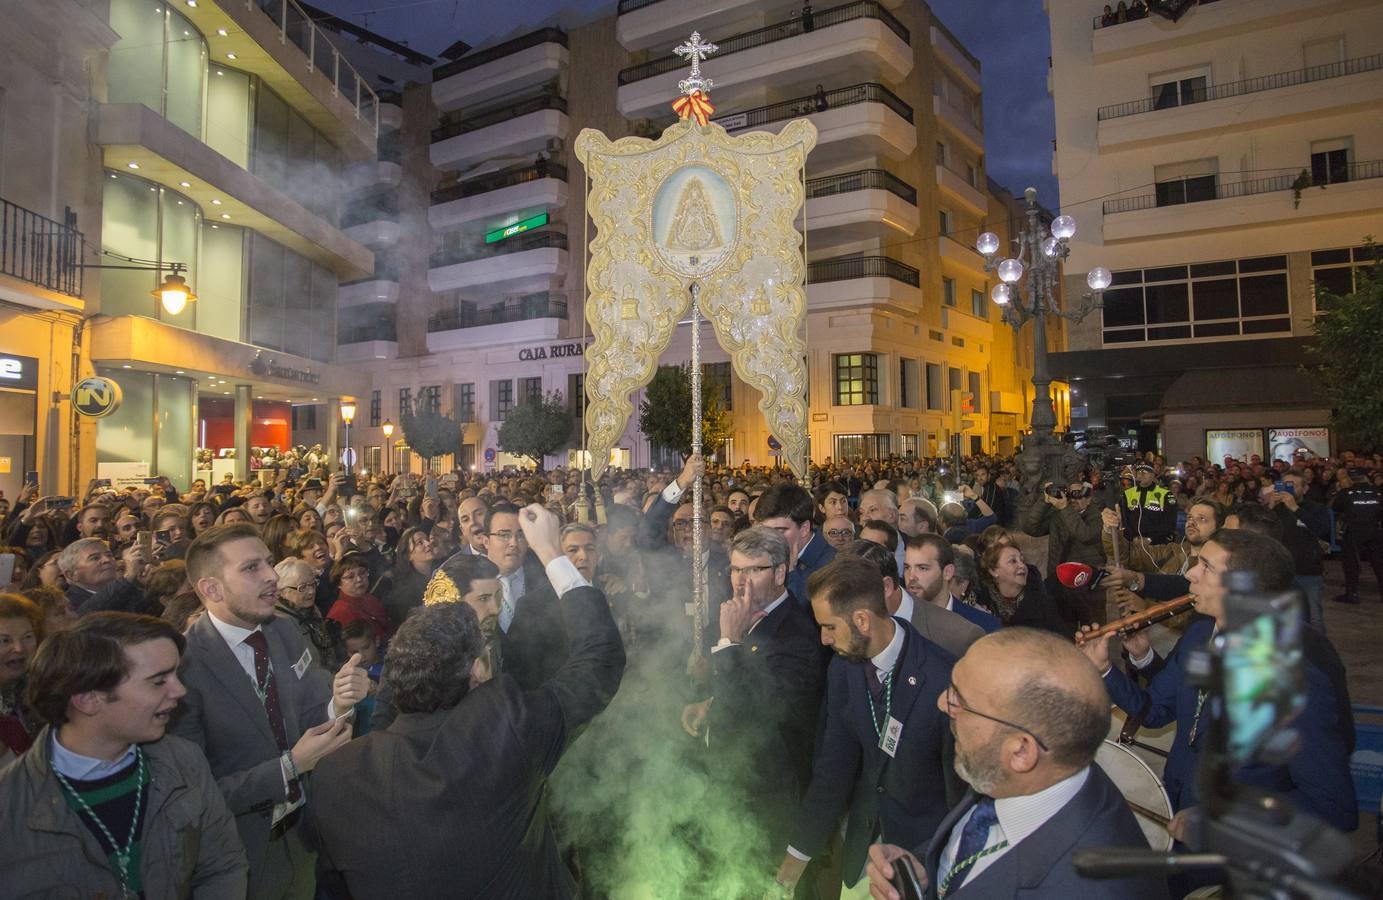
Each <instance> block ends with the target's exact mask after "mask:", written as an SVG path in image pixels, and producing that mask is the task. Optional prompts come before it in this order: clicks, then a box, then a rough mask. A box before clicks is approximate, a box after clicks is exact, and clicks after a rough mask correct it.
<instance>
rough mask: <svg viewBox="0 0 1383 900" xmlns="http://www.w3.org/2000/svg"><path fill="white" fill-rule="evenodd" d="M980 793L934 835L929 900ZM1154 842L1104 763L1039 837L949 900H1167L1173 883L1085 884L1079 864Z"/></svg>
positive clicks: (1146, 879) (1153, 878) (1145, 879)
mask: <svg viewBox="0 0 1383 900" xmlns="http://www.w3.org/2000/svg"><path fill="white" fill-rule="evenodd" d="M976 799H977V795H976V794H975V792H974V791H971V792H969V793H967V794H966V795H965V799H964V800H962V801H961V803H960V805H958V806H957V807H956V808H955V809H953V810H951V813H950V815H948V816H947V817H946V821H944V822H942V823H941V827H940V828H938V829H937V830H936V834H934V835H932V840H931V843H930V844H929V845H928V846H927V852H926V856H925V857H923V859H924V865H925V866H926V867H927V880H928V882H930V883H929V884H928V886H927V898H928V900H936V885H937V868H938V866H939V864H940V861H941V853H942V851H943V850H945V849H946V841H947V840H948V839H949V838H950V836H951V830H952V829H953V828H955V827H956V824H957V823H959V822H960V820H961V817H962V816H964V815H965V814H966V813H967V812H969V811H970V807H972V806H974V805H975V801H976ZM1147 846H1148V839H1147V838H1146V837H1144V836H1143V831H1142V829H1141V828H1139V827H1138V822H1137V820H1135V819H1134V818H1133V813H1132V812H1130V811H1129V808H1128V804H1127V803H1126V802H1125V801H1124V795H1123V794H1121V793H1119V788H1118V787H1117V786H1116V785H1115V784H1114V782H1112V781H1110V780H1109V776H1108V775H1106V774H1105V773H1104V770H1102V769H1101V768H1100V767H1099V766H1097V765H1091V767H1090V777H1089V778H1087V779H1086V781H1085V785H1084V786H1083V787H1082V788H1081V789H1080V791H1079V793H1077V794H1076V796H1075V797H1073V798H1072V799H1071V801H1070V802H1069V803H1067V804H1066V805H1065V806H1064V807H1062V808H1061V809H1060V810H1059V811H1058V812H1057V814H1056V815H1054V816H1052V817H1051V818H1050V819H1048V820H1047V821H1046V822H1044V823H1043V824H1042V827H1040V828H1038V829H1037V830H1036V831H1034V832H1033V833H1032V834H1030V835H1028V836H1027V837H1026V838H1024V839H1023V840H1021V841H1019V842H1018V843H1017V844H1016V845H1014V846H1013V847H1011V848H1009V849H1008V850H1007V851H1006V852H1005V853H1004V855H1003V856H1000V857H999V858H998V859H997V860H995V861H994V863H993V864H992V865H991V866H990V867H989V868H987V869H985V870H984V871H983V872H981V873H980V874H978V875H976V876H975V877H974V878H972V879H971V880H969V881H967V882H966V883H965V884H963V885H961V886H960V887H959V888H953V889H952V890H951V892H950V893H949V894H947V895H946V896H947V898H948V900H949V898H964V900H971V898H975V900H980V898H991V897H1026V898H1033V900H1037V898H1043V900H1046V898H1051V900H1074V898H1079V900H1165V898H1166V896H1167V881H1166V879H1165V877H1163V876H1161V875H1157V874H1152V875H1139V876H1136V877H1129V878H1106V879H1094V878H1089V879H1087V878H1082V877H1081V876H1080V875H1078V874H1076V870H1075V867H1074V866H1072V865H1071V856H1072V855H1073V854H1074V853H1075V852H1076V851H1077V850H1085V849H1089V848H1093V847H1137V848H1142V849H1147Z"/></svg>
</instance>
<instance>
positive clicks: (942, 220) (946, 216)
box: [936, 209, 952, 234]
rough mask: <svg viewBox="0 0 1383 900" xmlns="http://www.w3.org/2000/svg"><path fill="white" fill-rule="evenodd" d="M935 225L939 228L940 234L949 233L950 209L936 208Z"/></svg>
mask: <svg viewBox="0 0 1383 900" xmlns="http://www.w3.org/2000/svg"><path fill="white" fill-rule="evenodd" d="M936 218H937V225H938V226H939V227H940V228H941V233H942V234H950V233H951V221H952V220H951V211H950V210H949V209H938V210H937V211H936Z"/></svg>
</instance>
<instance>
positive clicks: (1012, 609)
mask: <svg viewBox="0 0 1383 900" xmlns="http://www.w3.org/2000/svg"><path fill="white" fill-rule="evenodd" d="M978 597H979V605H980V606H982V607H984V608H985V609H988V610H989V611H990V612H992V613H993V614H994V615H996V616H998V617H999V620H1000V621H1001V622H1003V623H1004V624H1005V625H1026V626H1028V627H1030V628H1042V629H1045V630H1047V631H1050V632H1052V633H1054V634H1059V635H1062V636H1063V637H1070V636H1071V629H1070V628H1069V627H1068V626H1067V625H1066V624H1065V623H1064V622H1062V620H1061V613H1060V612H1059V611H1058V610H1057V606H1056V602H1055V601H1054V600H1053V599H1052V598H1051V597H1049V596H1048V595H1047V592H1046V591H1045V590H1044V589H1043V587H1042V579H1041V578H1037V577H1032V570H1031V568H1030V567H1029V566H1028V564H1027V561H1026V560H1024V559H1023V553H1022V551H1021V550H1019V549H1018V548H1017V547H1015V546H1013V545H1012V544H1006V543H994V544H991V545H989V547H988V548H986V549H985V551H984V554H983V555H982V556H981V557H980V584H979V590H978Z"/></svg>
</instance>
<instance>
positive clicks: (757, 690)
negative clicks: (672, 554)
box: [682, 525, 878, 852]
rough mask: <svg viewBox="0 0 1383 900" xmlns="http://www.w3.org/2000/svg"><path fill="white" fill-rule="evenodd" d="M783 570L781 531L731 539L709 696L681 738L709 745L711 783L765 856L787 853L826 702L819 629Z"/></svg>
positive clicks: (689, 711)
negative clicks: (740, 812) (737, 810)
mask: <svg viewBox="0 0 1383 900" xmlns="http://www.w3.org/2000/svg"><path fill="white" fill-rule="evenodd" d="M787 570H788V545H787V541H785V540H784V539H783V537H782V535H780V534H779V533H778V532H777V531H774V530H773V529H772V528H768V527H766V526H762V525H759V526H755V527H753V528H746V529H745V530H744V531H741V532H740V533H739V534H737V535H735V539H734V541H733V542H732V543H731V546H730V583H731V585H732V586H733V588H734V597H733V598H732V599H730V600H727V601H726V602H725V603H724V604H722V605H721V608H720V641H719V642H718V643H717V644H716V645H715V647H714V649H713V650H712V653H711V670H712V674H711V696H710V697H709V698H708V699H706V700H703V701H701V702H700V703H693V704H690V705H688V706H687V707H686V708H685V709H683V711H682V727H683V728H684V729H685V730H686V731H687V733H688V734H690V735H692V736H693V737H705V738H706V741H707V750H708V751H709V755H708V758H707V765H708V775H709V776H710V778H711V779H712V781H713V782H714V783H715V784H716V787H717V788H718V789H719V790H720V791H721V792H722V793H723V795H724V796H725V797H726V798H727V800H728V801H730V802H734V803H737V804H742V805H743V808H744V814H745V815H747V816H749V817H750V818H751V819H752V821H753V822H754V823H755V826H756V831H757V833H756V834H755V839H756V840H758V841H762V842H763V843H764V845H765V846H764V847H761V848H760V849H761V850H763V851H765V852H767V851H768V849H769V848H777V847H782V846H785V845H786V844H787V841H788V837H789V836H790V834H789V833H790V830H791V827H792V821H793V817H794V816H795V815H796V813H797V807H798V804H799V803H801V801H802V792H803V790H805V789H806V786H807V783H808V781H810V779H811V771H812V764H811V754H812V746H813V739H814V735H815V732H816V718H817V711H818V709H819V707H820V705H821V693H822V676H823V661H822V657H821V654H820V652H819V649H818V646H819V645H818V643H817V637H816V625H815V623H813V622H812V618H811V613H809V612H808V611H807V610H806V609H804V608H803V607H802V606H800V605H799V604H797V603H795V602H794V601H793V597H792V595H791V593H789V591H788V589H787V586H786V585H787ZM877 581H878V576H877V575H875V582H876V583H877ZM707 729H709V734H707V733H706V732H707Z"/></svg>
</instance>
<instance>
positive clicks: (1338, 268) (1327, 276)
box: [1311, 247, 1383, 309]
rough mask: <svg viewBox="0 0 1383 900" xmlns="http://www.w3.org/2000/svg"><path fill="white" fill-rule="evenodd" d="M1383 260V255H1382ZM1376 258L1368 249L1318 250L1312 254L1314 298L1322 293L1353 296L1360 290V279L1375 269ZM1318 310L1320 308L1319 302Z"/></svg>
mask: <svg viewBox="0 0 1383 900" xmlns="http://www.w3.org/2000/svg"><path fill="white" fill-rule="evenodd" d="M1380 258H1383V254H1380ZM1373 264H1374V258H1373V256H1372V255H1371V254H1370V253H1369V248H1368V247H1355V248H1354V249H1353V250H1351V249H1349V248H1348V247H1344V248H1341V249H1339V250H1316V251H1313V252H1312V253H1311V281H1312V286H1311V287H1312V296H1313V297H1316V296H1317V295H1319V293H1320V292H1321V291H1328V292H1330V293H1332V294H1339V295H1342V296H1343V295H1344V294H1351V293H1353V292H1354V291H1356V290H1358V289H1359V286H1360V278H1361V277H1362V276H1363V275H1364V273H1366V272H1367V271H1368V270H1369V269H1371V268H1372V267H1373ZM1316 308H1317V309H1319V308H1320V302H1319V300H1317V301H1316Z"/></svg>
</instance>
